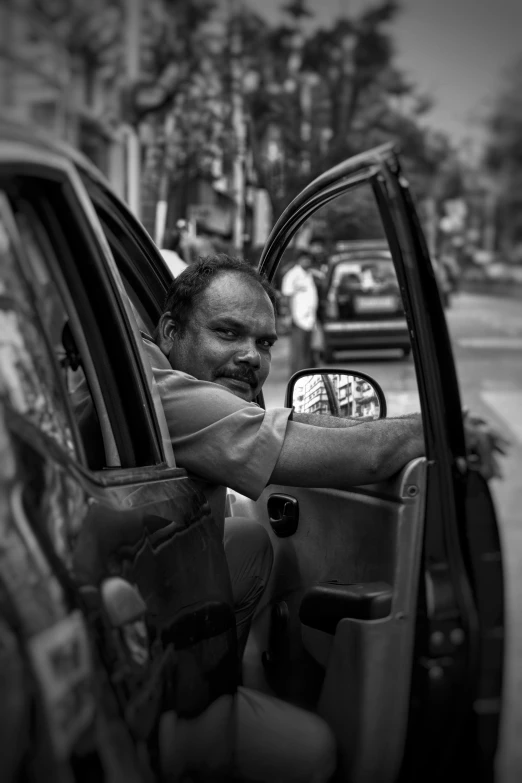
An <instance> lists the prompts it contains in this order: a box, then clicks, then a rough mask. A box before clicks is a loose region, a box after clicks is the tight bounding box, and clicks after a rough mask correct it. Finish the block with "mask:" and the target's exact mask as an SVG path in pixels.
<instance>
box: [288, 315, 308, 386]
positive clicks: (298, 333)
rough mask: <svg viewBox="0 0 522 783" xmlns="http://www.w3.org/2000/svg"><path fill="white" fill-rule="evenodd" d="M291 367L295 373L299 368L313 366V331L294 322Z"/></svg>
mask: <svg viewBox="0 0 522 783" xmlns="http://www.w3.org/2000/svg"><path fill="white" fill-rule="evenodd" d="M290 352H291V355H290V368H291V374H292V375H293V374H294V373H295V372H297V371H298V370H304V369H305V368H306V367H311V366H312V332H311V331H310V332H309V331H307V330H306V329H301V328H300V327H299V326H296V325H295V324H292V334H291V336H290Z"/></svg>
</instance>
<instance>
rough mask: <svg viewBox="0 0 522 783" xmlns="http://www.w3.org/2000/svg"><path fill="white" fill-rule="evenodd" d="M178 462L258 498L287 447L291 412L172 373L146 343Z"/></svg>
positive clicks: (224, 484)
mask: <svg viewBox="0 0 522 783" xmlns="http://www.w3.org/2000/svg"><path fill="white" fill-rule="evenodd" d="M145 344H146V347H147V353H148V355H149V359H150V361H151V366H152V372H153V374H154V379H155V381H156V385H157V388H158V391H159V394H160V397H161V401H162V403H163V408H164V411H165V418H166V420H167V426H168V430H169V434H170V437H171V441H172V446H173V449H174V456H175V459H176V464H177V465H178V466H179V467H183V468H185V470H188V471H190V472H191V473H194V474H195V475H197V476H199V477H200V478H202V479H204V480H205V481H208V482H211V483H214V484H221V485H223V486H225V487H230V488H231V489H234V490H236V491H237V492H240V493H241V494H242V495H246V497H249V498H251V499H252V500H257V498H258V497H259V495H260V494H261V493H262V491H263V490H264V488H265V487H266V485H267V484H268V481H269V479H270V476H271V475H272V472H273V470H274V467H275V465H276V463H277V460H278V459H279V454H280V452H281V448H282V446H283V442H284V438H285V434H286V428H287V424H288V418H289V416H290V414H291V413H292V409H291V408H271V409H270V410H266V411H265V410H263V408H260V407H259V405H256V403H251V402H245V401H244V400H241V399H240V398H239V397H236V396H235V395H234V394H232V392H230V391H228V389H225V388H224V387H222V386H219V384H216V383H210V382H208V381H200V380H198V379H197V378H194V377H193V376H191V375H187V374H186V373H183V372H179V371H177V370H173V369H172V368H171V367H170V364H168V360H167V359H166V357H165V356H164V355H163V354H162V353H161V351H160V350H159V348H158V347H157V346H156V345H154V344H153V343H150V342H149V341H148V340H146V341H145Z"/></svg>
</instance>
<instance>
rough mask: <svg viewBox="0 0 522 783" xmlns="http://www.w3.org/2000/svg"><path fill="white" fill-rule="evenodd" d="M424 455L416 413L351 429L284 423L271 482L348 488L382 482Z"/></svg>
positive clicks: (422, 437) (299, 485) (300, 485)
mask: <svg viewBox="0 0 522 783" xmlns="http://www.w3.org/2000/svg"><path fill="white" fill-rule="evenodd" d="M342 421H344V420H342ZM424 453H425V449H424V435H423V429H422V419H421V417H420V415H418V414H412V415H411V416H407V417H405V418H401V419H381V420H380V421H372V422H365V423H361V424H359V426H357V427H356V428H353V427H351V426H349V425H348V426H345V427H341V428H330V427H317V426H314V425H311V424H302V423H299V422H297V421H289V422H288V427H287V430H286V436H285V439H284V442H283V447H282V449H281V453H280V454H279V459H278V461H277V463H276V466H275V468H274V470H273V472H272V476H271V477H270V483H273V484H288V485H290V486H294V487H330V488H332V489H348V488H349V487H353V486H356V485H357V484H373V483H375V482H379V481H384V480H385V479H387V478H390V476H393V475H394V474H395V473H397V472H398V471H399V470H400V469H401V468H402V467H403V466H404V465H406V464H407V463H408V462H409V461H410V460H412V459H415V458H416V457H421V456H423V455H424Z"/></svg>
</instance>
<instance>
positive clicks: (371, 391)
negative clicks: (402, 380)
mask: <svg viewBox="0 0 522 783" xmlns="http://www.w3.org/2000/svg"><path fill="white" fill-rule="evenodd" d="M285 405H286V406H287V407H288V408H294V410H295V411H296V413H319V414H321V413H326V414H328V415H330V416H338V417H340V418H345V419H361V420H363V419H367V420H368V421H375V420H376V419H384V418H385V416H386V398H385V396H384V392H383V390H382V389H381V387H380V386H379V384H378V383H377V381H375V380H374V379H373V378H372V377H371V376H369V375H366V374H365V373H362V372H357V373H355V372H352V371H351V370H335V369H331V368H328V370H313V371H312V370H300V371H299V372H297V373H295V375H293V376H292V377H291V378H290V381H289V382H288V386H287V390H286V400H285Z"/></svg>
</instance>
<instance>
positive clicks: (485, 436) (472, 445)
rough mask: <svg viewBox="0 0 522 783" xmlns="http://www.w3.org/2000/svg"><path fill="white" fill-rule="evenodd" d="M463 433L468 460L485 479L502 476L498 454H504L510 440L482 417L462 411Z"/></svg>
mask: <svg viewBox="0 0 522 783" xmlns="http://www.w3.org/2000/svg"><path fill="white" fill-rule="evenodd" d="M463 415H464V418H463V421H464V434H465V436H466V448H467V451H468V458H469V461H470V462H472V463H474V464H475V465H476V467H477V468H478V469H479V471H480V472H481V473H482V475H483V476H484V478H485V479H486V481H490V480H491V479H492V478H502V471H501V469H500V464H499V459H498V456H499V454H501V455H502V456H506V455H507V452H508V449H509V447H510V446H511V442H510V441H509V440H507V439H506V438H504V436H503V435H501V434H500V433H499V432H498V430H496V429H495V428H494V427H491V425H489V424H488V423H487V422H486V421H484V419H481V418H480V417H479V416H474V415H473V414H471V413H469V411H467V410H464V411H463Z"/></svg>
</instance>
